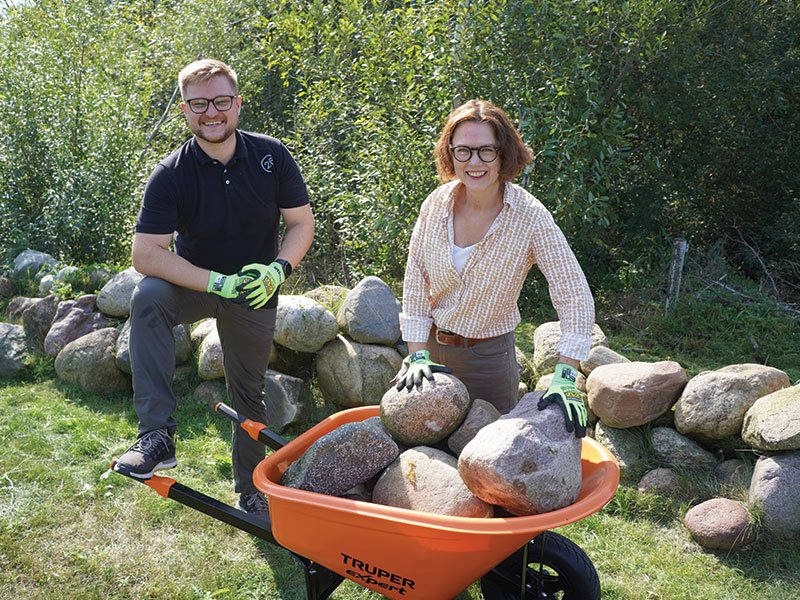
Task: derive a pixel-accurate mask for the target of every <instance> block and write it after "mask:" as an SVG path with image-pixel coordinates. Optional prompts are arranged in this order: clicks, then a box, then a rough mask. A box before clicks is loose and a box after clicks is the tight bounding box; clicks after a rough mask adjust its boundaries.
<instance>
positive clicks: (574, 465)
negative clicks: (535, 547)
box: [282, 374, 581, 517]
mask: <svg viewBox="0 0 800 600" xmlns="http://www.w3.org/2000/svg"><path fill="white" fill-rule="evenodd" d="M541 396H542V394H541V393H532V394H526V395H525V396H523V398H522V399H521V400H520V402H519V404H518V405H517V406H516V407H515V409H514V410H513V411H511V412H510V413H509V414H507V415H504V416H500V414H499V413H498V412H497V409H495V408H494V407H493V406H492V405H491V404H489V403H488V402H485V401H483V400H481V399H476V400H474V401H472V400H470V398H469V395H468V392H467V389H466V387H465V386H464V384H463V383H461V381H459V380H458V379H457V378H456V377H454V376H452V375H446V374H437V375H436V378H435V380H434V381H433V382H429V381H428V380H423V382H422V386H421V387H419V388H413V389H411V390H406V389H405V388H402V389H400V390H396V389H395V388H393V387H392V388H390V389H389V390H388V391H387V392H386V393H385V394H384V396H383V398H382V400H381V404H380V408H381V411H380V414H381V416H380V420H378V419H377V418H372V419H368V420H366V421H364V422H362V423H348V424H347V425H345V426H342V427H339V428H338V429H336V430H334V431H333V432H331V433H329V434H327V435H325V436H323V437H322V438H320V439H319V440H317V441H316V442H315V443H314V444H312V445H311V447H310V448H309V450H308V451H307V452H306V453H304V454H303V456H302V457H301V458H300V459H298V460H297V461H295V462H294V463H293V464H292V465H291V466H290V467H289V469H288V470H287V471H286V473H285V474H284V476H283V478H282V483H283V484H284V485H288V486H292V487H297V488H300V489H304V490H309V491H315V492H321V493H328V494H332V495H339V496H348V497H354V498H358V499H361V500H368V501H369V500H371V501H372V502H375V503H378V504H385V505H389V506H396V507H399V508H406V509H410V510H417V511H421V512H432V513H437V514H444V515H450V516H457V517H491V516H493V515H494V510H495V506H496V507H499V508H500V509H502V511H503V512H502V514H509V513H510V514H512V515H530V514H539V513H543V512H549V511H551V510H555V509H558V508H561V507H564V506H567V505H569V504H572V503H573V502H575V500H576V499H577V497H578V492H579V490H580V487H581V459H580V455H581V442H580V440H578V439H576V438H575V436H574V435H572V434H570V433H568V432H567V431H566V429H565V428H564V420H563V416H562V414H561V412H560V410H559V409H558V408H557V407H555V406H549V407H547V408H546V409H545V410H543V411H539V410H538V409H537V407H536V405H537V403H538V401H539V399H540V398H541ZM356 440H364V441H356Z"/></svg>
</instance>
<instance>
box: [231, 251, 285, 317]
mask: <svg viewBox="0 0 800 600" xmlns="http://www.w3.org/2000/svg"><path fill="white" fill-rule="evenodd" d="M287 264H288V263H287ZM239 275H241V276H243V277H247V278H248V281H249V283H245V284H244V285H243V286H242V294H243V295H244V300H245V302H247V304H248V306H250V308H253V309H256V308H261V307H262V306H264V305H265V304H266V303H267V301H268V300H269V299H270V298H272V296H273V294H274V293H275V291H276V290H277V289H278V286H279V285H280V284H282V283H283V282H284V281H286V271H285V270H284V266H283V265H282V264H281V263H279V262H271V263H269V264H268V265H262V264H260V263H252V264H249V265H245V266H243V267H242V269H241V270H240V271H239Z"/></svg>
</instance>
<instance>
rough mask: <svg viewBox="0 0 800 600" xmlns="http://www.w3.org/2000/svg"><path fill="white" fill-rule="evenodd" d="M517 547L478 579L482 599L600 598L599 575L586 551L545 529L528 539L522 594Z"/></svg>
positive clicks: (568, 599) (519, 555)
mask: <svg viewBox="0 0 800 600" xmlns="http://www.w3.org/2000/svg"><path fill="white" fill-rule="evenodd" d="M523 550H524V548H520V549H519V550H517V551H516V552H515V553H514V554H512V555H511V556H509V557H508V558H507V559H505V560H504V561H503V562H501V563H500V564H498V565H497V566H496V567H494V568H493V569H492V570H491V571H489V572H488V573H487V574H486V575H484V576H483V577H482V578H481V592H482V593H483V597H484V599H485V600H520V598H524V600H534V599H535V600H543V599H545V598H558V599H559V600H599V598H600V578H599V577H598V575H597V569H595V568H594V565H593V564H592V561H591V560H589V557H588V556H586V553H585V552H584V551H583V550H581V548H580V547H579V546H578V545H577V544H575V543H574V542H572V541H570V540H568V539H567V538H565V537H564V536H563V535H559V534H557V533H553V532H551V531H546V532H544V533H542V534H541V535H538V536H536V537H535V538H533V539H532V540H531V541H529V542H528V565H527V568H526V575H525V595H524V596H520V594H521V591H522V590H521V577H522V561H523V559H524V558H523V557H524V552H523Z"/></svg>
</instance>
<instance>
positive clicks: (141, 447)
mask: <svg viewBox="0 0 800 600" xmlns="http://www.w3.org/2000/svg"><path fill="white" fill-rule="evenodd" d="M170 441H171V440H170V438H169V436H168V435H167V434H165V433H163V432H162V431H160V430H156V431H151V432H150V433H148V434H146V435H143V436H142V437H140V438H139V439H138V440H136V443H135V444H134V445H133V446H132V447H131V450H136V451H137V452H141V453H142V454H146V455H148V456H159V453H158V450H159V448H158V446H159V445H161V446H163V451H162V453H165V454H169V453H170V451H171V448H170V444H169V443H170Z"/></svg>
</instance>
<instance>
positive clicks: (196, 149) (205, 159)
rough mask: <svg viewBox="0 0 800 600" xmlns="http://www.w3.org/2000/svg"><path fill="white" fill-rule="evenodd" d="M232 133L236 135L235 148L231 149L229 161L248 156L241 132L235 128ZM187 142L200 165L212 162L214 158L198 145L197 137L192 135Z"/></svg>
mask: <svg viewBox="0 0 800 600" xmlns="http://www.w3.org/2000/svg"><path fill="white" fill-rule="evenodd" d="M234 135H235V136H236V149H235V150H234V151H233V156H232V157H231V162H234V161H236V160H239V159H241V158H247V156H248V152H247V145H246V144H245V143H244V138H243V137H242V134H241V132H240V131H239V130H238V129H237V130H236V131H235V132H234ZM189 144H190V146H191V149H192V152H193V153H194V156H195V158H196V159H197V161H198V162H199V163H200V164H201V165H205V164H208V163H213V162H214V159H213V158H211V157H210V156H209V155H208V154H206V152H205V150H203V149H202V148H201V147H200V144H198V143H197V138H196V137H195V136H192V139H190V140H189Z"/></svg>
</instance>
